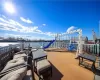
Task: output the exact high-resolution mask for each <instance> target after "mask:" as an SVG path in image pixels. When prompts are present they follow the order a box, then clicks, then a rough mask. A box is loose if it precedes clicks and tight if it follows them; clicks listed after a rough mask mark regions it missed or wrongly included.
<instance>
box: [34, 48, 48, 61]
mask: <svg viewBox="0 0 100 80" xmlns="http://www.w3.org/2000/svg"><path fill="white" fill-rule="evenodd" d="M32 55H33V59H34V61H36V60H38V59H42V58H46V59H47V54H46V53H45V52H44V50H43V49H37V50H34V51H32Z"/></svg>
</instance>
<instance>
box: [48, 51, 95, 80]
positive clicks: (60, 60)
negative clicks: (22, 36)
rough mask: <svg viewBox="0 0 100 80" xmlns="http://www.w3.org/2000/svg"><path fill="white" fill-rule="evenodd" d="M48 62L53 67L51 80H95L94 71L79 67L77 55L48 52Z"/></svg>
mask: <svg viewBox="0 0 100 80" xmlns="http://www.w3.org/2000/svg"><path fill="white" fill-rule="evenodd" d="M47 54H48V60H49V61H50V62H51V63H52V65H53V76H52V79H51V80H93V78H94V74H93V72H92V71H90V70H88V69H86V68H84V67H81V66H79V65H78V60H76V59H75V53H72V52H47Z"/></svg>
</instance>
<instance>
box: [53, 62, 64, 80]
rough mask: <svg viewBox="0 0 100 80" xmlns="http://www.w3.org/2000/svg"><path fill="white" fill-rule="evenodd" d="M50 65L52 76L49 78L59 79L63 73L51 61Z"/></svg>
mask: <svg viewBox="0 0 100 80" xmlns="http://www.w3.org/2000/svg"><path fill="white" fill-rule="evenodd" d="M51 65H52V78H51V80H61V78H62V77H63V74H62V73H61V72H60V71H59V70H58V69H57V68H56V67H55V66H54V65H53V64H52V63H51Z"/></svg>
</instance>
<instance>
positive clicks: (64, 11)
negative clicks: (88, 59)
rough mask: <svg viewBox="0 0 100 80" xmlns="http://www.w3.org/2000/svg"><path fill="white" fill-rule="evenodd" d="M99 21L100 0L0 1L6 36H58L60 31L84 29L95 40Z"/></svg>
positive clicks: (1, 31)
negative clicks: (94, 35) (93, 36)
mask: <svg viewBox="0 0 100 80" xmlns="http://www.w3.org/2000/svg"><path fill="white" fill-rule="evenodd" d="M99 20H100V1H99V0H0V36H3V37H9V36H11V37H23V38H29V39H54V35H55V34H56V33H59V34H63V33H66V32H70V31H73V30H77V29H82V35H83V36H84V37H85V36H87V37H88V38H89V39H92V30H94V31H95V32H96V35H99ZM71 36H75V37H76V36H77V33H75V34H71Z"/></svg>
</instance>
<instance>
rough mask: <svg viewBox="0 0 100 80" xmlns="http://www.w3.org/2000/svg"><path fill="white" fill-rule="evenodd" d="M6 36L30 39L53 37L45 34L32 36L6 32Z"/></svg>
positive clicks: (48, 38)
mask: <svg viewBox="0 0 100 80" xmlns="http://www.w3.org/2000/svg"><path fill="white" fill-rule="evenodd" d="M4 36H6V38H7V37H13V38H24V39H30V40H34V39H35V40H40V39H43V40H50V39H51V40H52V39H53V37H45V36H42V37H41V36H36V35H34V36H31V35H25V34H22V35H21V34H9V33H5V34H4Z"/></svg>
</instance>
